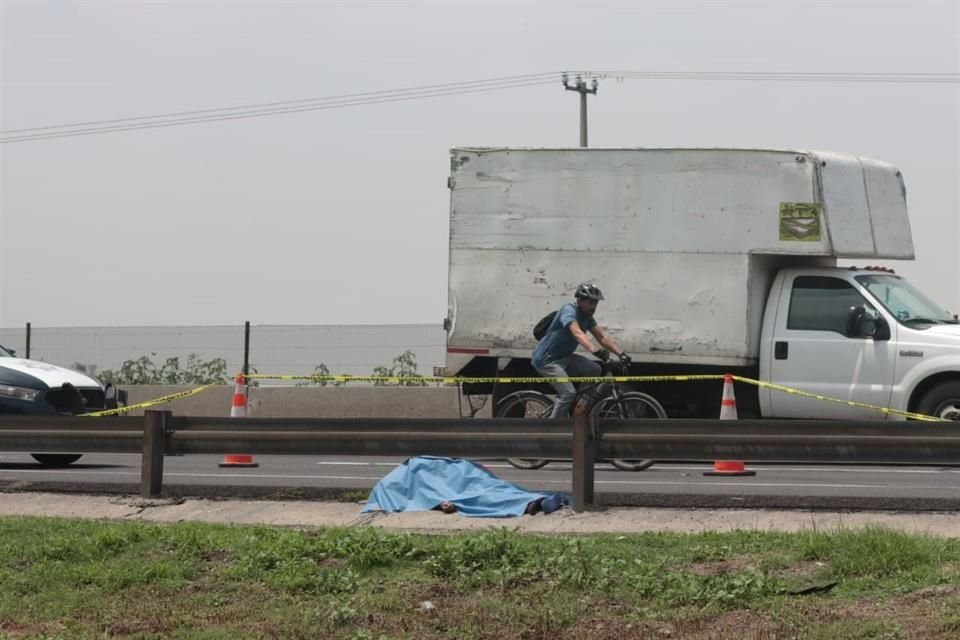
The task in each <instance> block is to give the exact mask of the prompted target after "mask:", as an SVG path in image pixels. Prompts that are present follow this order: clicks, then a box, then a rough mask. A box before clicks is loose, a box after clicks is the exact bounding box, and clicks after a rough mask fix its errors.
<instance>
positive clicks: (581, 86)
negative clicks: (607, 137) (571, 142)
mask: <svg viewBox="0 0 960 640" xmlns="http://www.w3.org/2000/svg"><path fill="white" fill-rule="evenodd" d="M563 88H564V89H566V90H567V91H576V92H577V93H579V94H580V146H581V147H585V146H587V94H588V93H592V94H593V95H597V79H596V78H594V79H593V83H592V87H591V88H589V89H588V88H587V83H586V81H585V80H584V79H583V76H581V75H580V74H577V80H576V82H575V83H574V84H573V85H571V84H570V78H569V76H567V74H566V73H564V74H563Z"/></svg>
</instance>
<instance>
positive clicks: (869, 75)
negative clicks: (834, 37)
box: [587, 71, 960, 84]
mask: <svg viewBox="0 0 960 640" xmlns="http://www.w3.org/2000/svg"><path fill="white" fill-rule="evenodd" d="M587 75H592V76H596V77H599V78H610V79H617V78H623V79H634V80H744V81H762V82H849V83H859V82H864V83H873V82H876V83H898V84H908V83H917V84H957V83H960V73H946V72H945V73H913V72H904V73H889V72H876V73H874V72H799V71H797V72H792V71H776V72H774V71H600V72H593V73H591V74H587Z"/></svg>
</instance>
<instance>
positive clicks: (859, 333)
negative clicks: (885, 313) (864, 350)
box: [847, 306, 890, 340]
mask: <svg viewBox="0 0 960 640" xmlns="http://www.w3.org/2000/svg"><path fill="white" fill-rule="evenodd" d="M847 337H848V338H873V339H874V340H889V339H890V326H889V325H888V324H887V322H886V321H885V320H884V319H883V317H882V316H881V315H880V314H879V313H877V312H876V311H874V310H873V309H867V308H866V307H863V306H856V307H850V312H849V313H848V314H847Z"/></svg>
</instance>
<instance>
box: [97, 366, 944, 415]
mask: <svg viewBox="0 0 960 640" xmlns="http://www.w3.org/2000/svg"><path fill="white" fill-rule="evenodd" d="M245 377H246V378H247V379H248V380H254V379H257V380H304V381H310V382H317V383H319V382H339V383H348V382H367V383H380V384H405V383H411V382H416V383H417V384H438V385H440V384H442V385H459V384H489V383H498V384H541V383H550V382H585V383H601V382H618V383H626V382H703V381H717V380H723V379H724V376H723V375H722V374H703V375H671V376H568V377H557V378H549V377H521V378H504V377H440V376H350V375H339V376H336V375H302V376H290V375H269V374H250V375H247V376H245ZM732 378H733V379H734V380H736V381H737V382H742V383H745V384H752V385H754V386H756V387H759V388H761V389H771V390H773V391H779V392H781V393H788V394H791V395H795V396H800V397H803V398H810V399H811V400H819V401H822V402H833V403H836V404H843V405H846V406H848V407H857V408H860V409H867V410H870V411H876V412H878V413H882V414H884V415H890V416H896V417H900V418H909V419H911V420H921V421H924V422H949V420H945V419H944V418H940V417H937V416H928V415H925V414H922V413H914V412H912V411H901V410H899V409H891V408H889V407H879V406H876V405H872V404H867V403H865V402H857V401H855V400H842V399H840V398H833V397H830V396H824V395H821V394H817V393H810V392H808V391H802V390H800V389H794V388H792V387H786V386H783V385H779V384H774V383H772V382H763V381H762V380H754V379H753V378H745V377H743V376H732ZM213 386H215V385H212V384H207V385H203V386H200V387H196V388H194V389H187V390H186V391H179V392H177V393H172V394H170V395H166V396H163V397H161V398H155V399H153V400H146V401H144V402H138V403H137V404H132V405H129V406H126V407H117V408H116V409H107V410H105V411H94V412H91V413H84V414H82V415H84V416H90V417H100V416H114V415H121V414H124V413H128V412H130V411H136V410H138V409H146V408H148V407H153V406H156V405H158V404H165V403H167V402H172V401H174V400H179V399H181V398H187V397H190V396H193V395H196V394H198V393H201V392H203V391H206V390H207V389H209V388H210V387H213Z"/></svg>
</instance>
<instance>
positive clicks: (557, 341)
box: [531, 303, 597, 369]
mask: <svg viewBox="0 0 960 640" xmlns="http://www.w3.org/2000/svg"><path fill="white" fill-rule="evenodd" d="M574 321H576V322H577V323H578V324H579V325H580V329H581V330H583V332H584V333H586V332H588V331H590V329H592V328H593V327H595V326H597V321H596V320H594V319H593V316H591V315H587V314H586V313H583V312H582V311H580V310H579V309H577V305H575V304H573V303H567V304H565V305H563V306H562V307H560V309H559V310H558V311H557V315H555V316H554V317H553V322H552V323H550V328H549V329H547V333H546V335H544V336H543V338H541V339H540V342H538V343H537V346H536V348H535V349H534V350H533V357H532V358H531V364H533V366H534V368H537V369H539V368H540V367H542V366H543V365H545V364H549V363H551V362H553V361H554V360H557V359H559V358H565V357H567V356H569V355H570V354H571V353H573V352H574V351H576V350H577V345H578V344H579V343H578V342H577V341H576V340H575V339H574V338H573V334H572V333H570V329H569V327H570V323H571V322H574Z"/></svg>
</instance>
